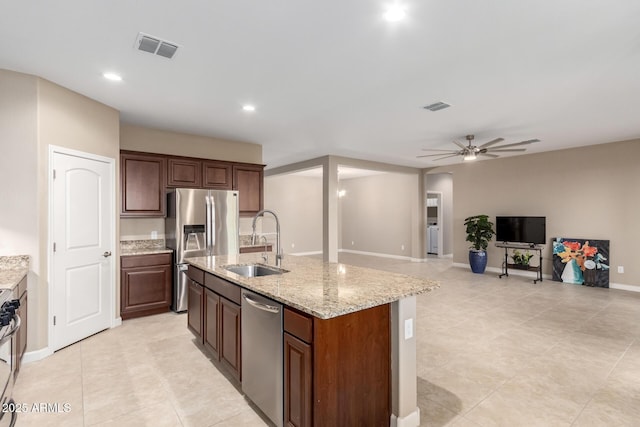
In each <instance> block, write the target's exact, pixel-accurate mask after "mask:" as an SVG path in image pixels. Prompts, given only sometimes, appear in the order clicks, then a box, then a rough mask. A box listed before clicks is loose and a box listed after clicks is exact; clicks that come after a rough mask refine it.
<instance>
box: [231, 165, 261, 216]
mask: <svg viewBox="0 0 640 427" xmlns="http://www.w3.org/2000/svg"><path fill="white" fill-rule="evenodd" d="M263 170H264V166H261V165H249V164H234V165H233V189H234V190H238V192H239V193H240V200H239V203H240V216H253V215H255V214H257V213H258V212H259V211H260V210H262V207H263V205H264V188H263V182H264V172H263Z"/></svg>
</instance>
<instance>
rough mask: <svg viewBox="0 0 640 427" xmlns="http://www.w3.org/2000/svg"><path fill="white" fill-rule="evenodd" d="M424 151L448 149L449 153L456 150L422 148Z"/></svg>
mask: <svg viewBox="0 0 640 427" xmlns="http://www.w3.org/2000/svg"><path fill="white" fill-rule="evenodd" d="M422 151H446V152H449V153H453V152H454V150H442V149H438V148H422Z"/></svg>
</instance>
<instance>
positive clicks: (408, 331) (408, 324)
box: [404, 319, 413, 340]
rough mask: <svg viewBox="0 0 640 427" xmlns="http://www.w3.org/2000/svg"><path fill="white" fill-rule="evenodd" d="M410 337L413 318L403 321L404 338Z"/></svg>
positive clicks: (411, 335)
mask: <svg viewBox="0 0 640 427" xmlns="http://www.w3.org/2000/svg"><path fill="white" fill-rule="evenodd" d="M410 338H413V319H406V320H405V321H404V339H405V340H408V339H410Z"/></svg>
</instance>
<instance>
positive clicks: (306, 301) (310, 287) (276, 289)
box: [185, 254, 440, 319]
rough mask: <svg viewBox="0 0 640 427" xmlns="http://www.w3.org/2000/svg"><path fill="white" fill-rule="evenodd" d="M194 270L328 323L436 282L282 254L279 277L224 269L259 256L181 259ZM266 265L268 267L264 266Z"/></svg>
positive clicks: (424, 289)
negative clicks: (204, 272) (197, 269)
mask: <svg viewBox="0 0 640 427" xmlns="http://www.w3.org/2000/svg"><path fill="white" fill-rule="evenodd" d="M185 261H186V262H188V263H189V264H191V265H193V266H194V267H196V268H199V269H201V270H204V271H206V272H209V273H211V274H213V275H215V276H218V277H221V278H223V279H226V280H228V281H230V282H233V283H235V284H237V285H240V286H241V287H243V288H246V289H249V290H252V291H254V292H257V293H259V294H261V295H264V296H266V297H268V298H272V299H274V300H276V301H278V302H280V303H282V304H284V305H288V306H290V307H294V308H297V309H298V310H301V311H303V312H305V313H308V314H311V315H312V316H315V317H318V318H320V319H330V318H332V317H338V316H341V315H344V314H348V313H353V312H356V311H360V310H364V309H367V308H371V307H375V306H378V305H382V304H387V303H390V302H393V301H398V300H400V299H403V298H407V297H410V296H414V295H419V294H422V293H424V292H429V291H431V290H433V289H436V288H438V287H439V286H440V285H439V284H438V282H436V281H433V280H428V279H419V278H416V277H411V276H407V275H404V274H399V273H390V272H386V271H381V270H374V269H370V268H363V267H356V266H352V265H348V264H341V263H329V262H323V261H322V260H319V259H314V258H309V257H304V256H294V255H287V256H285V258H284V260H283V261H282V268H283V269H285V270H288V272H286V273H283V274H280V275H271V276H261V277H251V278H248V277H243V276H240V275H238V274H235V273H232V272H230V271H228V270H226V269H225V268H224V266H228V265H235V264H253V263H260V262H262V258H261V256H260V254H240V255H228V256H210V257H196V258H187V259H186V260H185ZM269 264H270V265H272V263H269Z"/></svg>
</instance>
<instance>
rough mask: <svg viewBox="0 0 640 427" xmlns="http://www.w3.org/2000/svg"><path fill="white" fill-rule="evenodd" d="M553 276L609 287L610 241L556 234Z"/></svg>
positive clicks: (562, 279) (561, 280)
mask: <svg viewBox="0 0 640 427" xmlns="http://www.w3.org/2000/svg"><path fill="white" fill-rule="evenodd" d="M553 280H556V281H560V282H564V283H573V284H575V285H585V286H596V287H600V288H608V287H609V241H608V240H593V239H568V238H562V237H558V238H556V239H555V240H554V241H553Z"/></svg>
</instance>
